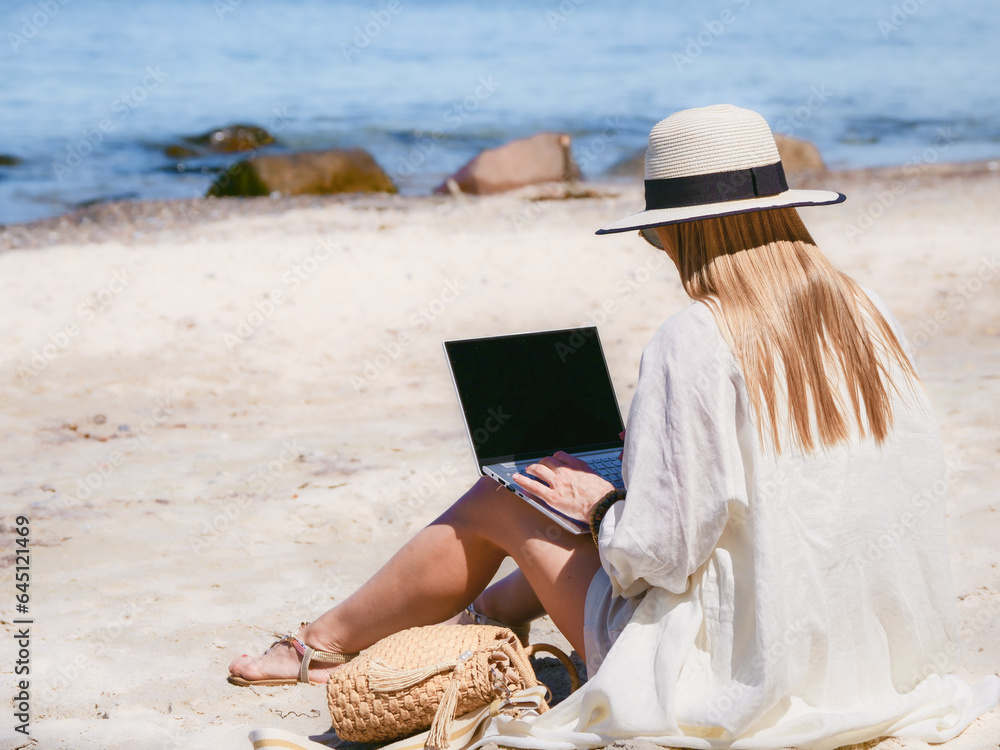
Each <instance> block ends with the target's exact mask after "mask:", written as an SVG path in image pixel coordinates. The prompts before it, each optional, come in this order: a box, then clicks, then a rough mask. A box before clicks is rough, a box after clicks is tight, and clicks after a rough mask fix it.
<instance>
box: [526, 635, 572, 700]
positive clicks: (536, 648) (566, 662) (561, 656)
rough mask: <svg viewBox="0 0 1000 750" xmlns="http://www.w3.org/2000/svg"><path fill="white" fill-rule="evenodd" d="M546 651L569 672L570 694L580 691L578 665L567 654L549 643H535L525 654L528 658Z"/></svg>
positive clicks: (527, 648)
mask: <svg viewBox="0 0 1000 750" xmlns="http://www.w3.org/2000/svg"><path fill="white" fill-rule="evenodd" d="M541 651H544V652H545V653H547V654H552V656H554V657H556V658H557V659H558V660H559V661H561V662H562V665H563V666H564V667H566V671H567V672H569V684H570V692H571V693H575V692H576V691H577V690H579V689H580V673H579V672H578V671H577V669H576V664H574V663H573V662H572V660H571V659H570V658H569V657H568V656H566V653H565V652H564V651H562V650H561V649H559V648H556V647H555V646H552V645H549V644H548V643H533V644H531V645H530V646H527V647H525V649H524V653H526V654H527V655H528V656H534V655H535V654H537V653H539V652H541Z"/></svg>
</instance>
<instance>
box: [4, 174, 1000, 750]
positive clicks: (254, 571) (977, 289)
mask: <svg viewBox="0 0 1000 750" xmlns="http://www.w3.org/2000/svg"><path fill="white" fill-rule="evenodd" d="M998 166H1000V165H998V163H997V162H992V163H989V164H978V165H972V166H967V167H961V168H958V167H956V168H945V167H938V166H935V167H933V168H932V167H913V168H909V169H899V170H874V171H865V172H856V173H831V174H829V175H827V176H826V177H824V178H823V179H822V180H821V182H822V183H823V184H824V186H825V187H829V188H832V189H837V190H840V191H842V192H845V193H847V195H848V201H847V202H846V203H843V204H841V205H837V206H831V207H825V208H813V209H806V210H804V211H803V216H804V218H805V221H806V223H807V225H808V226H809V227H810V229H811V230H812V232H813V234H814V236H815V237H816V239H817V241H818V243H819V245H820V247H822V248H823V249H824V250H825V251H826V253H827V254H828V255H829V256H830V258H831V259H832V260H833V261H834V263H835V264H836V265H838V266H839V267H840V268H842V269H843V270H845V271H846V272H847V273H849V274H850V275H852V276H853V277H854V278H855V279H857V280H858V281H859V282H861V283H862V284H864V285H866V286H870V287H872V288H874V289H876V290H877V291H878V292H879V293H880V294H881V295H882V297H883V298H884V299H885V300H886V302H887V303H888V305H889V306H890V307H891V308H892V309H893V311H894V312H895V314H896V316H897V317H898V318H899V320H900V321H901V322H902V324H903V327H904V329H905V330H906V332H907V334H908V336H909V338H910V340H911V342H912V344H913V345H914V347H915V349H916V350H917V365H918V368H919V370H920V372H921V375H922V376H923V379H924V382H925V384H926V387H927V389H928V391H929V392H930V396H931V399H932V402H933V403H934V405H935V408H936V412H937V416H938V420H939V422H940V425H941V430H942V434H943V437H944V442H945V449H946V453H947V458H948V461H949V467H950V472H949V480H950V490H949V499H948V503H949V505H948V522H949V527H948V533H949V538H950V542H951V555H952V557H951V559H952V566H953V573H954V580H955V589H956V594H957V596H958V600H959V601H958V607H959V612H960V616H961V618H962V622H963V631H962V632H963V640H964V647H965V651H964V655H963V659H962V663H961V668H960V670H959V674H960V675H961V676H962V677H963V678H965V679H966V680H968V681H969V682H970V683H974V682H976V681H977V680H978V679H980V678H981V677H983V676H985V675H989V674H995V673H996V672H997V669H998V665H1000V546H998V544H997V539H998V536H1000V512H998V511H1000V500H998V495H997V487H998V486H1000V460H998V459H1000V456H998V454H1000V430H998V424H997V416H996V412H997V407H998V405H1000V293H998V292H1000V242H998V240H997V237H1000V213H998V212H997V210H996V206H997V205H998V203H1000V171H998ZM586 187H587V188H588V190H589V191H590V194H591V197H585V198H577V199H571V200H558V199H553V196H554V195H555V196H558V194H559V191H558V190H547V189H544V188H535V189H529V190H524V191H521V192H517V193H510V194H505V195H501V196H496V197H489V198H478V199H476V198H468V199H454V198H450V197H447V198H436V197H435V198H412V197H410V198H406V197H398V196H386V197H346V198H298V199H280V200H271V199H267V198H264V199H251V200H245V201H232V200H198V201H187V202H176V203H151V204H137V205H132V204H115V205H113V206H104V207H95V208H92V209H88V210H87V211H85V212H83V213H80V214H77V215H75V216H69V217H64V218H62V219H55V220H49V221H47V222H43V223H41V224H37V225H32V226H28V227H8V228H6V229H3V230H0V250H2V252H0V284H2V289H3V292H2V294H0V306H2V315H3V319H5V320H7V321H8V325H9V329H8V333H7V335H6V336H4V337H3V340H2V341H0V395H2V400H3V408H2V410H0V425H2V427H0V430H2V434H3V436H4V440H5V444H6V448H5V450H4V451H3V454H2V456H0V491H2V495H3V500H2V503H3V516H2V526H0V549H2V552H0V557H2V561H0V565H2V567H0V591H2V597H0V602H2V604H0V622H2V625H3V630H4V638H3V646H2V647H0V676H2V681H3V686H4V691H5V693H4V694H5V695H15V694H16V693H15V683H16V681H17V680H19V679H24V678H23V677H19V676H18V675H15V674H14V664H15V662H16V661H17V659H18V654H19V646H18V644H17V639H16V637H15V636H16V635H17V633H18V632H19V631H20V630H22V629H24V628H25V627H28V628H29V629H30V639H28V640H30V646H29V651H30V675H29V676H28V679H29V680H30V689H29V691H28V692H29V693H30V733H31V734H30V738H29V737H25V736H24V735H23V734H20V733H17V732H15V731H14V726H15V725H16V724H17V723H19V722H17V721H16V720H15V719H14V718H13V716H12V715H11V712H9V711H8V712H5V714H4V720H3V722H2V725H0V746H3V747H11V748H20V747H37V748H45V749H46V750H47V749H48V748H73V749H74V750H90V749H94V750H96V749H97V748H100V749H102V750H109V749H114V748H125V747H141V748H146V749H150V748H164V749H167V748H185V750H187V749H190V748H213V749H217V750H229V749H230V748H232V749H234V750H236V749H239V750H245V748H247V747H249V743H248V742H247V739H246V737H247V733H248V731H249V730H250V729H252V728H255V727H262V726H273V727H280V728H283V729H286V730H288V731H292V732H296V733H299V734H302V735H309V734H319V733H322V732H325V731H326V730H327V728H328V727H329V716H328V713H327V708H326V700H325V692H324V690H322V689H320V688H315V687H313V688H310V687H305V686H297V687H293V688H254V689H239V688H236V687H233V686H230V685H228V684H227V683H226V681H225V676H226V667H227V665H228V663H229V661H230V660H231V659H232V658H233V657H234V656H236V655H239V654H241V653H245V652H246V653H252V652H256V651H259V650H262V649H263V648H264V647H266V646H267V644H268V643H269V642H270V640H269V638H270V637H269V636H268V634H266V633H264V632H261V631H260V630H256V629H254V627H253V626H258V627H261V628H265V629H268V630H278V631H281V632H286V631H287V630H288V629H290V628H292V629H294V628H295V627H296V626H297V625H298V623H299V622H300V621H302V620H307V619H309V618H311V617H312V616H315V615H316V614H318V613H319V612H321V611H323V610H324V609H326V608H328V607H329V606H330V605H331V604H333V603H335V602H337V601H339V600H341V599H343V598H344V597H345V596H346V595H348V594H349V593H350V592H351V591H352V590H353V589H354V588H355V587H356V586H357V585H358V584H359V583H360V582H362V581H363V580H364V579H365V578H366V577H367V576H368V575H369V574H371V573H372V572H373V571H374V570H375V569H376V568H377V567H378V566H379V565H380V564H381V563H382V562H384V561H385V560H386V559H387V557H388V556H389V555H390V554H391V553H392V552H393V551H394V550H395V549H396V548H398V547H399V546H400V545H401V544H402V543H403V542H404V541H405V540H406V538H407V537H408V536H409V535H410V534H412V533H413V532H414V531H415V530H416V529H418V528H420V527H421V526H422V525H424V524H426V523H427V522H429V521H430V520H432V519H433V518H434V517H435V516H436V515H437V514H438V513H439V512H440V511H442V510H443V509H444V508H445V507H447V506H448V505H449V503H450V502H451V501H452V499H454V498H455V497H456V496H457V495H458V494H460V493H461V492H462V491H463V489H464V488H465V487H467V486H468V485H469V484H470V483H471V482H472V481H473V480H474V479H475V476H476V473H475V469H474V466H473V462H472V458H471V452H470V450H469V447H468V445H467V443H466V439H465V433H464V430H463V427H462V421H461V416H460V414H459V411H458V406H457V404H456V400H455V395H454V391H453V388H452V385H451V382H450V379H449V377H448V373H447V369H446V366H445V362H444V358H443V354H442V351H441V341H442V340H443V339H446V338H459V337H466V336H479V335H489V334H500V333H508V332H513V331H522V330H531V329H544V328H556V327H565V326H576V325H582V324H588V323H596V324H598V325H599V327H600V333H601V338H602V341H603V343H604V347H605V351H606V354H607V357H608V361H609V366H610V368H611V372H612V376H613V378H614V380H615V383H616V387H617V392H618V397H619V400H620V403H621V407H622V411H623V413H625V412H627V410H628V406H629V402H630V399H631V395H632V392H633V389H634V386H635V382H636V376H637V373H638V363H639V356H640V353H641V351H642V347H643V345H644V344H645V343H646V341H647V340H648V339H649V338H650V336H651V335H652V334H653V332H654V331H655V330H656V328H657V327H658V326H659V325H660V323H661V322H662V321H663V320H664V319H665V318H667V317H668V316H669V315H671V314H672V313H673V312H675V311H677V310H679V309H681V308H682V307H683V306H684V305H686V304H688V303H689V301H688V299H687V297H686V296H685V295H684V293H683V290H682V289H681V287H680V284H679V282H678V281H677V277H676V272H675V270H674V269H673V268H672V266H671V265H670V264H669V261H668V260H667V259H666V258H665V256H663V255H662V254H660V253H658V252H657V251H654V250H653V249H652V248H650V247H649V246H648V245H646V243H644V242H642V241H641V240H639V239H638V238H637V237H635V236H634V235H632V234H627V235H614V236H610V237H597V236H595V235H594V230H595V229H596V228H597V227H598V226H600V225H601V224H602V223H606V222H607V221H609V220H612V219H615V218H618V217H620V216H624V215H626V214H628V213H630V212H632V211H634V210H638V208H639V207H641V205H642V196H641V186H640V185H638V184H636V183H622V184H600V185H594V184H588V185H587V186H586ZM19 517H23V518H22V522H21V523H18V520H17V519H18V518H19ZM25 520H26V523H25V522H24V521H25ZM19 525H20V526H21V527H22V528H23V527H27V528H28V529H29V532H30V533H29V536H28V539H29V545H28V547H29V549H30V587H29V588H28V594H29V597H28V599H27V603H26V612H24V613H22V614H18V613H17V611H16V610H15V601H16V599H15V596H16V595H17V594H19V593H21V592H19V591H18V590H17V589H15V569H16V567H17V565H15V562H16V558H15V553H16V551H17V547H16V543H15V539H16V528H17V527H18V526H19ZM901 533H905V530H904V532H901ZM894 534H895V531H894V530H889V531H887V535H886V537H885V538H884V539H885V545H884V548H883V549H881V550H877V551H873V554H876V553H884V554H892V546H893V545H894V544H895V543H897V542H898V540H899V536H898V535H896V536H894ZM23 618H28V619H30V620H31V621H32V622H31V623H30V625H28V626H25V625H23V624H15V623H14V620H15V619H23ZM533 638H534V639H535V640H557V641H559V639H558V636H557V634H556V633H554V631H553V629H552V626H551V624H549V623H547V622H546V621H541V622H539V623H537V624H536V627H535V631H534V633H533ZM559 642H561V643H563V645H565V642H564V641H559ZM8 705H9V704H8ZM998 742H1000V711H994V712H993V713H991V714H988V715H987V716H985V717H984V718H982V719H980V720H979V721H978V722H976V723H975V724H974V725H973V726H972V727H971V728H970V729H969V730H968V731H967V732H966V733H965V734H964V735H963V736H961V737H960V738H958V739H957V740H955V741H954V742H953V743H950V744H948V745H945V746H944V747H946V748H954V750H987V749H990V748H993V749H995V748H997V747H998ZM864 747H865V748H875V747H877V748H879V749H880V750H897V749H898V748H905V749H906V750H915V749H917V748H927V747H929V746H928V745H925V744H923V743H919V742H905V741H898V740H891V739H889V740H883V741H881V742H879V743H877V744H876V743H871V744H867V745H865V746H864Z"/></svg>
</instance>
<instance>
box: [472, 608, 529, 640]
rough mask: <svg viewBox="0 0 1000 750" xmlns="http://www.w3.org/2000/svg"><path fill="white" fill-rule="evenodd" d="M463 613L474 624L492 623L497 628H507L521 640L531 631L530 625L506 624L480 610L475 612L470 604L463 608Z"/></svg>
mask: <svg viewBox="0 0 1000 750" xmlns="http://www.w3.org/2000/svg"><path fill="white" fill-rule="evenodd" d="M465 613H466V614H467V615H468V616H469V617H471V618H472V621H473V622H474V623H476V625H492V626H494V627H497V628H507V629H508V630H509V631H511V632H512V633H513V634H514V635H516V636H517V637H518V638H519V639H520V640H522V641H523V640H526V639H527V637H528V634H529V633H530V632H531V625H508V624H507V623H505V622H500V621H499V620H494V619H493V618H492V617H489V616H488V615H484V614H482V613H481V612H476V608H475V607H474V606H473V605H472V604H470V605H469V606H468V607H466V608H465Z"/></svg>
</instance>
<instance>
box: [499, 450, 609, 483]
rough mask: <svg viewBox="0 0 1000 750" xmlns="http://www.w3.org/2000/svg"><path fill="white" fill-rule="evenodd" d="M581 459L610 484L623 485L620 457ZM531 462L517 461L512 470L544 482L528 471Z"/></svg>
mask: <svg viewBox="0 0 1000 750" xmlns="http://www.w3.org/2000/svg"><path fill="white" fill-rule="evenodd" d="M583 460H584V461H586V462H587V463H588V464H589V465H590V468H591V469H593V470H594V471H595V472H597V473H598V474H600V475H601V476H602V477H604V478H605V479H607V480H608V481H609V482H611V484H613V485H615V487H624V486H625V484H624V483H623V482H622V463H621V460H620V459H618V458H616V457H614V456H607V457H605V458H601V457H595V458H589V459H588V458H585V459H583ZM532 463H533V462H532V461H524V462H521V461H518V462H517V463H516V464H515V465H514V471H519V472H521V473H522V474H524V475H525V476H529V477H531V478H532V479H536V480H538V481H539V482H542V484H545V482H544V481H542V480H541V479H538V477H536V476H534V475H533V474H531V473H530V472H529V471H528V466H530V465H531V464H532ZM508 466H509V464H508Z"/></svg>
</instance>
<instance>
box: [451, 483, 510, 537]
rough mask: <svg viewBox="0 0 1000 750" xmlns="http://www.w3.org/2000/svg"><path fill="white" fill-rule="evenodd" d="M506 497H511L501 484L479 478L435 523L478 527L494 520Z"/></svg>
mask: <svg viewBox="0 0 1000 750" xmlns="http://www.w3.org/2000/svg"><path fill="white" fill-rule="evenodd" d="M506 495H510V496H511V497H513V494H512V493H510V492H508V491H507V489H505V488H504V486H503V485H502V484H500V483H499V482H497V481H496V480H495V479H492V478H490V477H480V478H479V479H478V480H477V481H476V483H475V484H473V485H472V486H471V487H470V488H469V489H468V490H467V491H466V492H465V494H464V495H462V496H461V497H460V498H458V500H456V501H455V502H454V503H453V504H452V506H451V507H450V508H448V510H446V511H445V512H444V513H443V514H442V515H441V517H440V518H439V519H438V520H437V521H436V522H435V523H446V524H449V525H452V526H461V527H466V528H467V527H478V526H481V525H482V524H483V523H489V522H490V519H491V518H492V519H494V520H495V519H496V517H497V514H498V513H500V512H502V511H501V508H500V507H499V506H500V505H502V504H503V502H504V500H506V497H505V496H506Z"/></svg>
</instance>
